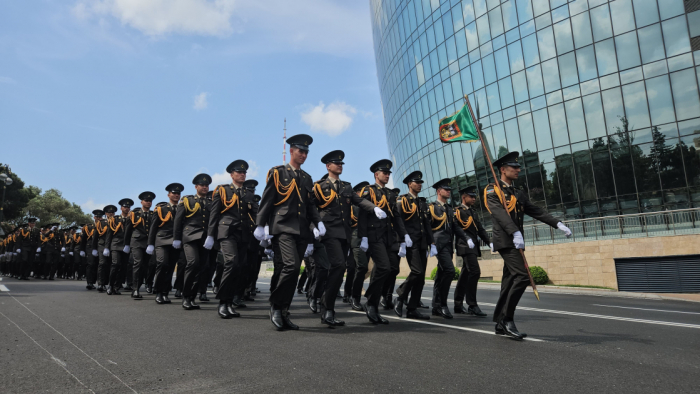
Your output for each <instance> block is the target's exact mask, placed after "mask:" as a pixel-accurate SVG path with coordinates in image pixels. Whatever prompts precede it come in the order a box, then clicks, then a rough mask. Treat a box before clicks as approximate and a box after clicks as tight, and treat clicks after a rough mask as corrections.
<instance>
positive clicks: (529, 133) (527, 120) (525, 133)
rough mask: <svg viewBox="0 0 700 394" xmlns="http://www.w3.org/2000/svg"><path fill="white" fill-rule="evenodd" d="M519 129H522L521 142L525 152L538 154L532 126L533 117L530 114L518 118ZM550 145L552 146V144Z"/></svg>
mask: <svg viewBox="0 0 700 394" xmlns="http://www.w3.org/2000/svg"><path fill="white" fill-rule="evenodd" d="M518 127H519V128H520V142H521V143H522V145H523V152H525V151H530V152H537V145H536V144H535V129H534V127H533V125H532V117H531V116H530V114H525V115H521V116H518ZM549 145H550V146H551V145H552V144H551V142H550V143H549Z"/></svg>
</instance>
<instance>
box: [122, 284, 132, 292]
mask: <svg viewBox="0 0 700 394" xmlns="http://www.w3.org/2000/svg"><path fill="white" fill-rule="evenodd" d="M124 291H134V288H133V287H131V286H129V285H126V287H125V288H124Z"/></svg>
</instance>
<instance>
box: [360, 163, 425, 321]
mask: <svg viewBox="0 0 700 394" xmlns="http://www.w3.org/2000/svg"><path fill="white" fill-rule="evenodd" d="M391 166H392V163H391V160H386V159H384V160H379V161H377V162H376V163H374V164H372V166H371V167H370V171H371V172H372V173H374V182H375V183H374V185H371V186H369V193H367V195H365V196H362V198H364V199H366V200H368V201H370V202H371V203H373V204H374V205H375V206H377V207H378V208H380V209H381V210H383V211H384V213H385V214H387V217H385V218H383V219H379V218H378V217H376V216H374V215H368V214H367V213H366V212H365V211H364V210H360V217H359V224H358V226H359V229H358V236H359V237H360V239H361V242H360V249H361V250H362V251H365V252H366V251H369V255H370V257H371V258H372V260H373V261H374V268H373V270H372V271H373V272H372V276H371V278H370V282H369V286H368V287H367V291H365V297H366V298H367V303H366V304H365V312H366V314H367V318H368V319H369V321H370V322H372V323H373V324H379V323H381V324H389V321H388V320H386V319H385V318H383V317H382V316H381V315H380V314H379V311H378V306H379V299H380V297H381V296H382V291H383V289H384V285H385V283H384V282H385V281H386V279H387V277H388V276H389V275H390V272H391V260H390V257H389V254H390V253H393V252H391V246H392V244H393V243H394V242H395V237H396V235H395V234H394V231H395V232H396V234H398V237H399V239H401V240H403V241H404V242H402V243H401V244H400V247H399V253H402V254H403V255H405V253H406V247H412V246H413V241H412V240H411V237H409V235H408V234H407V233H406V229H405V228H404V225H403V220H401V217H400V216H399V212H398V209H397V208H396V198H392V196H394V195H393V193H392V192H391V190H389V189H387V188H386V184H387V182H389V177H390V176H391Z"/></svg>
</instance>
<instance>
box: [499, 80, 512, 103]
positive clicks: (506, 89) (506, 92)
mask: <svg viewBox="0 0 700 394" xmlns="http://www.w3.org/2000/svg"><path fill="white" fill-rule="evenodd" d="M498 90H499V93H500V95H501V108H508V107H510V106H512V105H514V104H515V102H514V101H513V88H512V86H511V84H510V77H508V78H503V79H501V80H500V81H498Z"/></svg>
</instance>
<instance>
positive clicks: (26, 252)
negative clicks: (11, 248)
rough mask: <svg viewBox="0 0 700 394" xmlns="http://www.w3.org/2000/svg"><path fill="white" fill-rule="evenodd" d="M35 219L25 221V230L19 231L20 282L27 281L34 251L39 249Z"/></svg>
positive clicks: (33, 259) (31, 267)
mask: <svg viewBox="0 0 700 394" xmlns="http://www.w3.org/2000/svg"><path fill="white" fill-rule="evenodd" d="M36 220H37V219H36V218H29V219H27V225H26V226H27V228H26V229H25V228H22V229H20V242H21V244H20V246H19V249H17V253H18V254H20V256H21V260H20V261H21V263H20V264H21V265H20V267H21V268H20V275H19V279H20V280H29V274H30V272H31V271H32V270H33V269H34V261H35V259H36V249H37V248H38V247H39V240H40V235H41V231H40V230H39V229H38V228H37V227H36Z"/></svg>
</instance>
